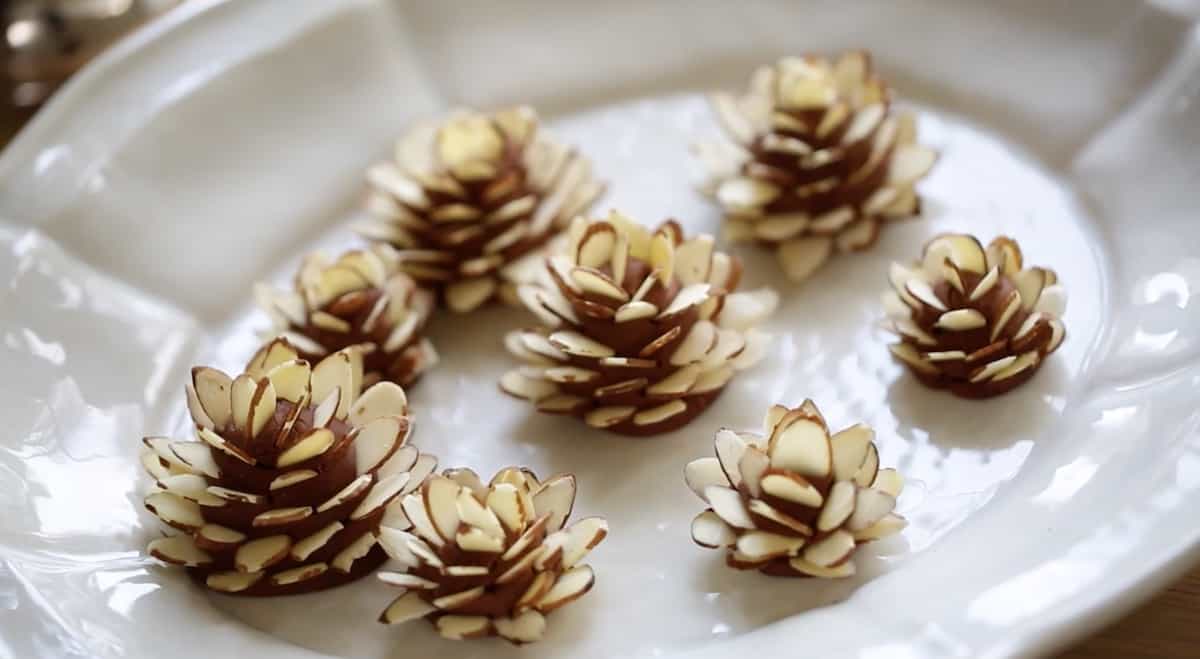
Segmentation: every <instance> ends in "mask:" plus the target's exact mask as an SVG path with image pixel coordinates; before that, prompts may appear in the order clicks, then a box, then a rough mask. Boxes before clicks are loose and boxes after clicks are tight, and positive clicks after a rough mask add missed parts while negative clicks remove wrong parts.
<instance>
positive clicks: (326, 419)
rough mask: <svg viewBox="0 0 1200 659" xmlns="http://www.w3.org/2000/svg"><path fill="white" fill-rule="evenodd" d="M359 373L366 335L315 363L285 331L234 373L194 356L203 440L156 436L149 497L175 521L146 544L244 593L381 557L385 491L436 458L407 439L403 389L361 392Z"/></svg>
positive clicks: (349, 573) (337, 578)
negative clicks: (284, 335)
mask: <svg viewBox="0 0 1200 659" xmlns="http://www.w3.org/2000/svg"><path fill="white" fill-rule="evenodd" d="M361 380H362V363H361V356H360V354H359V351H358V350H357V349H355V348H348V349H345V350H341V351H338V352H335V353H333V354H331V355H329V356H328V357H326V358H325V359H323V360H321V362H319V363H318V364H317V365H316V366H313V367H310V366H309V363H308V362H307V361H305V360H303V359H300V358H299V356H298V353H297V351H296V350H295V349H294V348H292V347H291V346H290V345H289V344H288V343H287V342H286V341H284V340H282V339H279V340H275V341H272V342H271V343H269V344H267V345H266V346H264V347H263V348H262V349H261V350H260V351H259V352H258V353H257V354H256V355H255V356H254V358H253V359H252V360H251V361H250V363H249V365H247V367H246V372H245V373H243V374H241V375H238V376H237V377H236V378H230V377H229V376H228V375H226V374H224V373H222V372H221V371H218V370H216V369H213V368H207V367H197V368H195V369H193V370H192V381H191V382H189V383H188V384H187V387H186V388H187V401H188V409H189V411H190V412H191V417H192V421H194V423H195V430H196V437H197V440H198V441H191V440H173V439H169V438H166V437H147V438H146V439H145V445H146V448H145V449H144V450H143V453H142V464H143V466H144V467H145V468H146V471H147V472H148V473H149V474H150V476H151V477H152V478H153V479H154V482H155V487H154V490H153V491H152V492H150V493H149V494H147V496H146V498H145V504H146V508H147V509H149V510H150V512H152V513H154V515H155V516H157V517H158V519H159V520H161V521H162V522H163V523H165V524H166V525H167V526H169V527H171V528H172V529H174V530H175V531H177V533H173V534H171V535H167V536H165V537H162V538H158V539H156V540H153V541H151V542H150V544H149V546H148V548H147V551H148V552H149V553H150V554H151V555H152V556H154V557H156V558H158V559H160V560H162V561H165V562H167V563H170V564H174V565H180V566H183V567H186V568H187V569H188V571H189V572H190V573H191V575H192V577H193V578H194V579H195V580H196V581H197V582H199V583H202V584H205V585H206V586H207V587H208V588H211V589H212V590H215V591H220V592H224V593H236V594H238V595H289V594H294V593H303V592H310V591H314V590H321V589H324V588H331V587H333V586H338V585H341V584H344V583H347V582H350V581H353V580H355V579H358V578H360V577H362V576H363V575H365V574H367V573H369V572H371V571H373V570H374V569H375V568H377V567H379V565H381V564H382V563H383V562H384V561H385V560H386V558H387V556H386V554H385V552H384V551H383V549H382V548H380V547H379V546H377V543H376V534H377V533H378V530H379V525H380V523H381V521H382V520H383V518H384V516H385V513H386V512H387V510H386V509H387V507H388V504H389V503H390V502H392V500H393V499H396V498H397V497H399V496H401V495H402V494H404V493H405V492H408V491H412V490H414V489H416V488H417V487H418V486H419V485H420V483H421V482H422V480H423V479H424V478H425V476H427V475H429V474H430V473H431V472H432V471H433V469H434V468H435V467H436V465H437V461H436V460H435V459H433V458H432V456H429V455H424V454H421V453H419V452H418V451H417V449H416V448H415V447H413V446H411V445H409V444H407V440H408V436H409V431H410V430H411V428H412V424H411V422H410V420H409V418H408V416H407V414H408V403H407V401H406V399H405V396H404V390H403V389H401V388H400V387H399V386H397V385H395V384H393V383H391V382H381V383H379V384H376V385H375V386H373V387H371V388H370V389H368V390H367V391H365V392H363V394H362V395H361V396H359V395H358V392H359V387H360V385H361Z"/></svg>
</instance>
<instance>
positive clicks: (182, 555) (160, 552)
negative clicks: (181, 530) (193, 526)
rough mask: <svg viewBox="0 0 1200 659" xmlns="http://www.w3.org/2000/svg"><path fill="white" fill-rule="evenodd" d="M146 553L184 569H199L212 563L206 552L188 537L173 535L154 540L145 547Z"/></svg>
mask: <svg viewBox="0 0 1200 659" xmlns="http://www.w3.org/2000/svg"><path fill="white" fill-rule="evenodd" d="M146 553H148V554H150V555H151V556H153V557H155V558H157V559H158V560H160V561H164V562H166V563H171V564H172V565H182V566H184V567H199V566H201V565H207V564H209V563H211V562H212V560H213V559H212V556H211V555H209V553H208V552H206V551H204V550H203V549H201V548H199V547H197V546H196V543H195V541H194V540H192V538H191V537H190V536H186V535H173V536H167V537H165V538H156V539H154V540H151V541H150V544H149V545H148V546H147V547H146Z"/></svg>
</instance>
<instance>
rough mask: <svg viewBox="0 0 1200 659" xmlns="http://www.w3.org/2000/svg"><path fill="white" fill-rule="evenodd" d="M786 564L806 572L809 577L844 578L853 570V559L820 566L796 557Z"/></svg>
mask: <svg viewBox="0 0 1200 659" xmlns="http://www.w3.org/2000/svg"><path fill="white" fill-rule="evenodd" d="M788 565H790V566H791V568H792V569H793V570H795V571H797V572H800V573H802V574H807V575H808V576H810V577H817V578H818V579H844V578H846V577H852V576H854V572H855V570H854V562H853V561H846V562H844V563H839V564H838V565H836V566H834V567H822V566H820V565H816V564H815V563H810V562H808V561H806V560H804V559H803V558H800V557H797V558H793V559H792V560H790V561H788Z"/></svg>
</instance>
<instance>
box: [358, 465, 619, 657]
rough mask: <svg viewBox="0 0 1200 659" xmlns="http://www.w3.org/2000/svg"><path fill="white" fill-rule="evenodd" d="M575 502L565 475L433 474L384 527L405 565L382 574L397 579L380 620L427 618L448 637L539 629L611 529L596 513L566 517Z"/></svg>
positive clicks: (529, 636) (383, 535)
mask: <svg viewBox="0 0 1200 659" xmlns="http://www.w3.org/2000/svg"><path fill="white" fill-rule="evenodd" d="M574 504H575V477H574V476H571V475H562V476H556V477H554V478H551V479H550V480H548V481H546V482H544V483H542V482H539V481H538V479H537V477H536V476H535V475H534V474H533V473H532V472H530V471H529V470H526V469H516V468H511V467H510V468H508V469H504V470H501V471H500V472H499V473H498V474H496V476H495V477H493V478H492V480H491V483H489V484H487V485H484V484H483V482H482V481H480V479H479V477H478V476H476V475H475V472H473V471H471V470H469V469H456V470H447V471H446V472H445V474H444V475H442V476H435V477H432V478H430V479H429V480H428V481H426V483H425V484H424V485H423V486H422V487H421V489H420V490H418V491H416V492H413V493H412V494H409V495H407V496H405V497H404V499H403V501H402V506H403V509H404V511H405V512H406V513H407V514H408V518H407V519H408V521H407V522H405V523H404V524H399V525H385V526H384V527H383V528H382V529H380V535H379V542H380V544H382V545H383V547H384V548H385V549H386V550H387V552H388V554H389V555H390V556H391V557H392V558H393V559H395V561H396V562H397V563H398V564H399V565H400V566H401V567H402V571H399V572H381V573H380V574H379V578H380V579H381V580H383V581H384V582H385V583H387V584H390V585H393V586H396V587H399V588H401V589H402V592H401V594H400V596H399V597H397V598H396V599H395V600H394V601H393V602H392V603H391V605H390V606H388V607H387V609H386V610H384V612H383V614H382V615H381V616H380V622H383V623H387V624H398V623H402V622H408V621H410V620H415V619H418V618H424V619H426V620H428V621H430V622H431V623H433V624H434V626H435V627H436V628H437V630H438V632H439V633H440V634H441V635H442V636H444V637H446V638H450V639H466V638H478V637H483V636H491V635H497V636H501V637H503V638H505V639H507V640H509V641H512V642H513V643H518V644H520V643H530V642H533V641H536V640H539V639H541V638H542V634H543V632H544V631H545V628H546V615H547V614H549V613H550V612H551V611H554V610H555V609H558V608H559V607H561V606H563V605H565V604H568V603H570V602H572V601H574V600H575V599H577V598H579V597H580V596H582V595H583V594H584V593H586V592H587V591H588V590H590V589H591V587H592V583H593V581H594V575H593V573H592V568H591V567H589V566H587V565H581V564H580V561H581V560H583V558H584V556H586V555H587V553H588V552H589V551H590V550H591V549H592V547H595V546H596V545H597V544H598V543H599V542H600V541H601V540H603V539H604V536H605V535H607V534H608V524H607V523H606V522H605V521H604V520H603V519H601V518H599V517H586V518H584V519H581V520H579V521H577V522H575V523H574V524H572V525H571V526H566V521H567V518H568V517H570V515H571V509H572V508H573V506H574Z"/></svg>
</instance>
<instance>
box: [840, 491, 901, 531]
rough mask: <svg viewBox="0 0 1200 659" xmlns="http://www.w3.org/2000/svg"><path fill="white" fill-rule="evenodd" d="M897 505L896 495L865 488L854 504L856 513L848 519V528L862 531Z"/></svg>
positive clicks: (859, 492) (859, 493)
mask: <svg viewBox="0 0 1200 659" xmlns="http://www.w3.org/2000/svg"><path fill="white" fill-rule="evenodd" d="M895 507H896V497H894V496H892V495H890V494H888V493H886V492H883V491H881V490H876V489H874V488H863V489H860V490H859V491H858V497H857V500H856V502H855V505H854V513H853V514H852V515H850V517H849V519H847V520H846V528H847V529H849V530H850V531H861V530H863V529H866V528H868V527H870V526H873V525H874V524H875V523H876V522H878V521H879V520H881V519H883V517H884V515H887V514H888V513H890V512H892V510H893V509H895Z"/></svg>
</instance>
